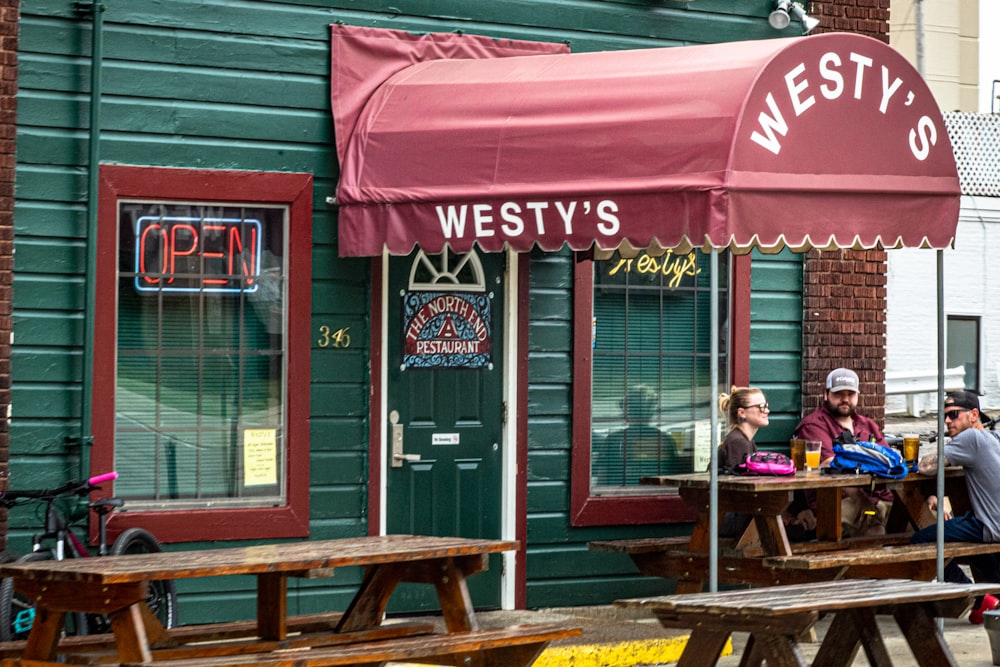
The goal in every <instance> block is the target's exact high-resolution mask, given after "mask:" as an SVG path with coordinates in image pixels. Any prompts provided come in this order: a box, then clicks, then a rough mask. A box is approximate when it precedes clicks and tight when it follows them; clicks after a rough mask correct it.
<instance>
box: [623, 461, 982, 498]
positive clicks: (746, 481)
mask: <svg viewBox="0 0 1000 667" xmlns="http://www.w3.org/2000/svg"><path fill="white" fill-rule="evenodd" d="M964 475H965V470H964V469H963V468H962V467H961V466H949V467H947V468H945V477H961V476H964ZM935 478H936V476H935V475H921V474H918V473H910V474H909V475H907V476H906V477H904V478H902V479H887V478H882V477H876V476H874V475H856V474H853V473H833V474H831V473H823V472H819V471H799V472H797V473H795V474H794V475H719V477H718V480H719V481H718V488H719V489H720V490H725V491H747V492H753V493H757V492H761V491H797V490H800V489H817V488H824V489H830V488H837V487H851V486H870V485H871V484H872V483H873V482H874V483H875V486H876V487H890V486H893V485H905V484H912V483H915V482H926V481H933V480H934V479H935ZM639 483H640V484H648V485H653V486H675V487H678V488H682V489H685V488H687V489H707V488H708V487H709V484H710V483H711V480H710V478H709V474H708V473H707V472H696V473H689V474H686V475H660V476H653V477H642V478H641V479H640V480H639Z"/></svg>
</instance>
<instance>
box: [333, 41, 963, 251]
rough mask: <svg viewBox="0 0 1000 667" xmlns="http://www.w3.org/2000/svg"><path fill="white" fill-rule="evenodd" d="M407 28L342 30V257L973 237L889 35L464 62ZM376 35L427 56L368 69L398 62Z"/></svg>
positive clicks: (935, 241) (931, 120)
mask: <svg viewBox="0 0 1000 667" xmlns="http://www.w3.org/2000/svg"><path fill="white" fill-rule="evenodd" d="M403 35H405V34H404V33H397V32H393V31H376V30H359V29H352V28H342V27H335V28H334V49H333V61H334V62H333V64H334V86H333V98H334V99H333V103H334V116H335V121H336V123H337V125H336V130H337V138H338V149H339V153H340V161H341V170H342V171H341V178H340V183H339V186H338V189H337V203H338V205H339V207H340V210H339V225H340V233H339V244H340V253H341V254H342V255H349V256H365V255H377V254H380V253H381V252H382V251H383V249H387V250H388V252H389V253H392V254H405V253H408V252H410V251H411V250H412V249H413V247H414V246H415V245H419V246H420V247H421V248H422V249H424V250H425V251H427V252H437V251H439V250H441V249H442V248H443V247H444V246H445V245H448V246H450V247H451V249H453V250H456V251H466V250H468V249H470V248H472V247H473V246H474V245H478V246H479V247H480V248H482V249H483V250H486V251H497V250H501V249H503V248H504V247H510V248H513V249H515V250H519V251H524V250H529V249H530V248H532V247H533V246H534V245H536V244H537V245H538V246H540V247H541V248H543V249H546V250H556V249H559V248H561V247H563V246H564V245H568V246H569V247H570V248H572V249H574V250H586V249H589V248H591V247H593V246H596V247H597V248H600V249H614V248H616V247H618V246H620V245H622V244H624V245H626V246H627V245H631V246H633V247H636V248H643V247H650V246H653V247H656V246H659V247H663V248H671V247H679V248H683V249H686V248H687V247H689V246H694V247H703V248H708V247H716V248H729V249H731V250H733V251H735V252H746V251H748V250H749V249H751V248H753V247H758V248H761V249H765V250H778V249H780V248H782V247H785V246H788V247H791V248H792V249H794V250H802V249H807V248H810V247H816V248H830V247H854V248H871V247H874V246H876V245H879V244H881V245H882V246H884V247H887V248H890V247H897V246H910V247H918V246H923V247H928V246H930V247H936V248H943V247H948V246H949V245H950V244H951V242H952V239H953V237H954V233H955V227H956V224H957V222H958V209H959V195H960V193H959V184H958V176H957V172H956V167H955V160H954V156H953V154H952V149H951V143H950V141H949V139H948V135H947V132H946V130H945V125H944V121H943V119H942V117H941V113H940V111H939V109H938V107H937V104H936V102H935V101H934V98H933V97H932V95H931V93H930V91H929V90H928V88H927V85H926V83H925V82H924V81H923V79H922V78H921V77H920V75H919V74H918V73H917V71H916V70H915V69H914V68H913V67H912V66H911V65H910V64H909V63H908V62H907V61H906V60H905V59H904V58H903V57H902V56H900V55H899V54H898V53H897V52H896V51H894V50H893V49H891V48H890V47H889V46H887V45H885V44H884V43H882V42H880V41H877V40H874V39H871V38H868V37H863V36H860V35H854V34H849V33H827V34H822V35H816V36H811V37H799V38H793V39H777V40H767V41H753V42H733V43H727V44H717V45H706V46H692V47H680V48H663V49H645V50H633V51H617V52H600V53H582V54H554V55H527V56H513V57H506V56H509V55H510V53H511V52H516V51H517V48H518V47H512V50H507V51H505V52H503V53H488V54H486V58H485V59H484V58H483V57H482V54H476V53H473V54H462V55H458V56H457V57H458V58H460V59H454V58H456V54H455V52H454V50H453V51H452V52H451V53H450V54H448V55H445V56H442V55H441V52H442V49H441V48H440V42H435V44H436V45H437V46H436V47H435V49H432V50H431V52H430V53H429V55H422V56H414V55H413V54H412V50H411V46H412V44H413V43H415V42H417V41H419V40H420V39H427V37H426V36H425V37H424V38H415V37H413V36H405V37H404V36H403ZM375 37H377V39H378V40H380V41H381V42H384V41H385V40H394V41H396V42H398V43H400V44H402V45H401V46H398V48H397V49H396V50H397V51H398V52H399V53H407V54H408V55H406V56H405V58H407V59H406V60H404V61H399V60H398V59H397V62H396V64H393V65H385V66H383V67H382V68H381V69H382V70H383V72H384V74H383V75H379V74H372V75H371V76H369V75H367V74H366V72H373V71H375V70H377V69H379V67H378V66H377V63H378V62H380V61H384V60H386V58H385V57H384V52H385V49H384V48H382V49H381V50H380V51H376V50H369V49H367V47H366V45H365V43H366V41H368V40H370V39H374V38H375ZM435 37H437V38H439V39H440V40H444V42H445V43H447V42H448V41H449V40H463V39H464V40H468V39H469V38H468V37H467V36H465V37H458V36H454V35H445V36H435ZM338 40H339V41H340V42H346V41H350V42H351V44H352V45H353V47H352V48H351V49H345V48H341V45H339V44H338ZM475 43H476V44H478V45H480V47H481V46H482V44H483V43H486V44H489V43H490V42H489V41H488V40H487V41H486V42H475ZM495 44H500V43H495ZM509 44H510V43H503V45H504V46H509ZM524 48H531V47H524ZM479 50H480V51H482V49H481V48H480V49H479ZM536 52H537V51H536ZM352 54H353V56H354V57H355V58H357V57H360V59H361V60H365V59H367V61H368V63H367V65H358V64H357V63H356V62H354V61H352ZM498 55H499V56H505V57H495V56H498ZM422 58H430V59H428V60H424V61H423V62H418V61H419V60H421V59H422ZM435 58H436V59H435ZM442 58H444V59H442ZM373 63H374V64H373ZM411 63H415V64H411ZM345 68H346V70H347V71H350V72H352V77H353V81H354V82H363V84H361V87H362V89H363V93H362V94H358V93H357V90H356V89H354V92H353V93H352V86H353V85H354V84H352V82H351V80H349V79H350V78H351V77H346V78H345V77H344V76H343V75H342V74H341V73H340V72H342V71H344V70H345ZM393 72H394V73H393ZM352 94H353V97H351V95H352ZM348 99H351V100H353V101H352V102H351V103H350V104H347V105H346V106H345V107H343V108H341V111H343V112H344V113H340V114H338V104H341V105H343V104H344V100H348Z"/></svg>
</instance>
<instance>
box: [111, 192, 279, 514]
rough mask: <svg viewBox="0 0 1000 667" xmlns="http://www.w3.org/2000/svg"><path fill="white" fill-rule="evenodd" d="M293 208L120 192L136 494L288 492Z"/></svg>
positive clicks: (121, 486)
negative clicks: (126, 197) (288, 246)
mask: <svg viewBox="0 0 1000 667" xmlns="http://www.w3.org/2000/svg"><path fill="white" fill-rule="evenodd" d="M286 218H287V211H286V209H285V208H283V207H252V208H250V207H238V206H226V205H218V206H212V205H190V204H182V203H178V204H171V203H162V202H122V203H120V205H119V248H120V253H119V256H120V262H119V271H118V276H119V280H118V307H119V314H118V356H117V373H116V376H117V384H116V392H115V394H116V410H117V419H116V433H115V465H116V468H117V470H118V472H119V474H120V481H119V482H118V486H117V487H116V490H118V491H119V492H120V495H122V496H123V497H125V498H127V499H129V500H130V501H131V502H130V503H129V504H130V506H132V507H137V506H138V507H139V508H142V507H143V506H144V504H143V502H142V501H147V502H146V503H145V506H146V507H156V506H164V505H166V506H168V507H170V508H172V509H173V508H177V507H185V506H187V507H202V506H207V505H209V504H211V505H212V506H217V505H218V504H220V503H230V504H234V505H237V506H247V505H250V506H253V505H267V504H272V503H274V502H281V501H283V499H284V494H285V489H284V488H283V484H282V482H281V480H284V478H285V477H284V474H283V470H284V466H285V453H284V449H283V445H284V437H283V424H284V405H285V397H284V383H283V380H282V378H283V377H284V371H283V368H284V363H285V356H286V355H285V349H284V346H285V343H284V328H283V322H284V321H285V312H284V311H285V282H286V280H285V276H286V270H287V267H286V266H285V262H284V255H285V251H284V239H285V225H286V224H287V222H286Z"/></svg>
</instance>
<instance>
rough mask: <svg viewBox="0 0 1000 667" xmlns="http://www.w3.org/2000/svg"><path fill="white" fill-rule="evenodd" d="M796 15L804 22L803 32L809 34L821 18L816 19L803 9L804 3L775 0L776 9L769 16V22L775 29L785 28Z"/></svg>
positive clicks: (790, 0) (800, 21)
mask: <svg viewBox="0 0 1000 667" xmlns="http://www.w3.org/2000/svg"><path fill="white" fill-rule="evenodd" d="M793 15H794V16H795V18H796V19H798V20H799V23H801V24H802V34H803V35H808V34H809V33H810V32H812V30H813V28H815V27H816V26H818V25H819V19H814V18H812V17H811V16H809V15H808V14H806V10H805V9H803V7H802V5H801V4H799V3H798V2H792V0H774V9H773V10H772V11H771V13H770V14H769V15H768V17H767V22H768V23H770V24H771V27H772V28H774V29H775V30H784V29H785V28H787V27H788V24H789V23H791V21H792V16H793Z"/></svg>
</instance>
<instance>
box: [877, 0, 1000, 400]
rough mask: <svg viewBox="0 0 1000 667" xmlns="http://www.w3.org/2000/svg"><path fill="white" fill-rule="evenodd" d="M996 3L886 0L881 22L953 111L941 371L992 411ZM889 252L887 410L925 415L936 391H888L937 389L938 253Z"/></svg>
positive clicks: (995, 374) (998, 171)
mask: <svg viewBox="0 0 1000 667" xmlns="http://www.w3.org/2000/svg"><path fill="white" fill-rule="evenodd" d="M980 5H981V6H980ZM998 5H1000V3H996V2H994V1H993V0H988V1H986V2H982V3H980V2H979V1H978V0H955V1H953V2H934V3H928V2H921V3H919V4H918V3H915V2H914V1H913V0H903V1H899V2H897V1H895V0H894V1H893V3H892V5H891V21H890V40H891V43H892V45H893V47H895V48H896V49H897V50H899V51H900V52H901V53H903V54H904V55H905V56H906V57H907V58H908V59H910V61H911V62H913V63H914V64H915V65H917V66H918V68H919V67H921V66H922V68H923V71H924V76H925V79H926V80H927V82H928V84H929V86H930V88H931V90H932V91H933V92H934V95H935V97H936V99H937V100H938V104H939V105H940V106H941V108H942V110H944V111H946V112H949V111H950V112H952V113H946V115H945V120H946V123H947V124H948V132H949V135H950V136H951V140H952V144H953V146H954V148H955V153H956V161H957V162H958V172H959V179H960V181H961V185H962V194H963V197H962V208H961V213H960V217H959V224H958V230H957V232H956V238H955V248H954V249H953V250H948V251H944V253H943V259H944V287H945V306H944V309H945V314H946V319H947V324H946V349H947V360H948V363H947V366H948V367H949V368H952V369H958V373H961V372H962V371H964V377H962V379H961V380H956V379H955V375H956V374H955V373H954V372H952V373H949V381H946V384H949V385H950V384H955V383H956V382H960V383H961V385H962V386H964V387H966V388H969V389H974V390H976V391H978V392H979V393H980V394H982V395H983V398H982V402H983V406H984V409H987V410H989V409H990V408H993V409H998V408H1000V262H997V261H996V259H995V258H994V256H993V252H994V249H1000V115H997V114H993V113H990V112H991V111H1000V103H998V101H997V100H994V99H992V97H993V95H994V94H995V92H1000V90H996V91H995V88H994V85H993V81H994V79H1000V6H998ZM921 12H922V16H921V15H920V13H921ZM920 25H922V26H923V33H922V36H921V33H920V31H919V27H920ZM918 53H922V58H920V59H919V61H918V58H917V54H918ZM997 88H1000V84H998V85H997ZM994 91H995V92H994ZM991 105H992V106H991ZM956 110H957V111H956ZM977 111H979V112H980V113H976V112H977ZM888 258H889V259H888V283H887V302H888V308H887V320H886V325H887V333H886V337H887V340H886V354H887V360H886V361H887V363H886V377H887V383H886V384H887V394H888V395H887V402H886V411H887V412H889V413H893V412H904V411H914V412H921V411H923V410H927V409H930V410H931V411H934V403H935V401H936V394H935V393H932V392H927V393H918V394H916V395H912V394H911V395H909V397H907V396H905V395H901V394H894V393H892V392H894V391H896V390H898V389H899V388H900V387H901V386H906V385H907V384H908V385H909V386H910V387H921V386H923V387H926V386H927V383H928V382H930V383H931V386H936V369H937V326H938V323H937V298H936V294H937V252H936V251H932V250H912V249H904V250H893V251H892V252H890V253H888ZM949 388H950V387H949ZM907 398H909V400H907Z"/></svg>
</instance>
